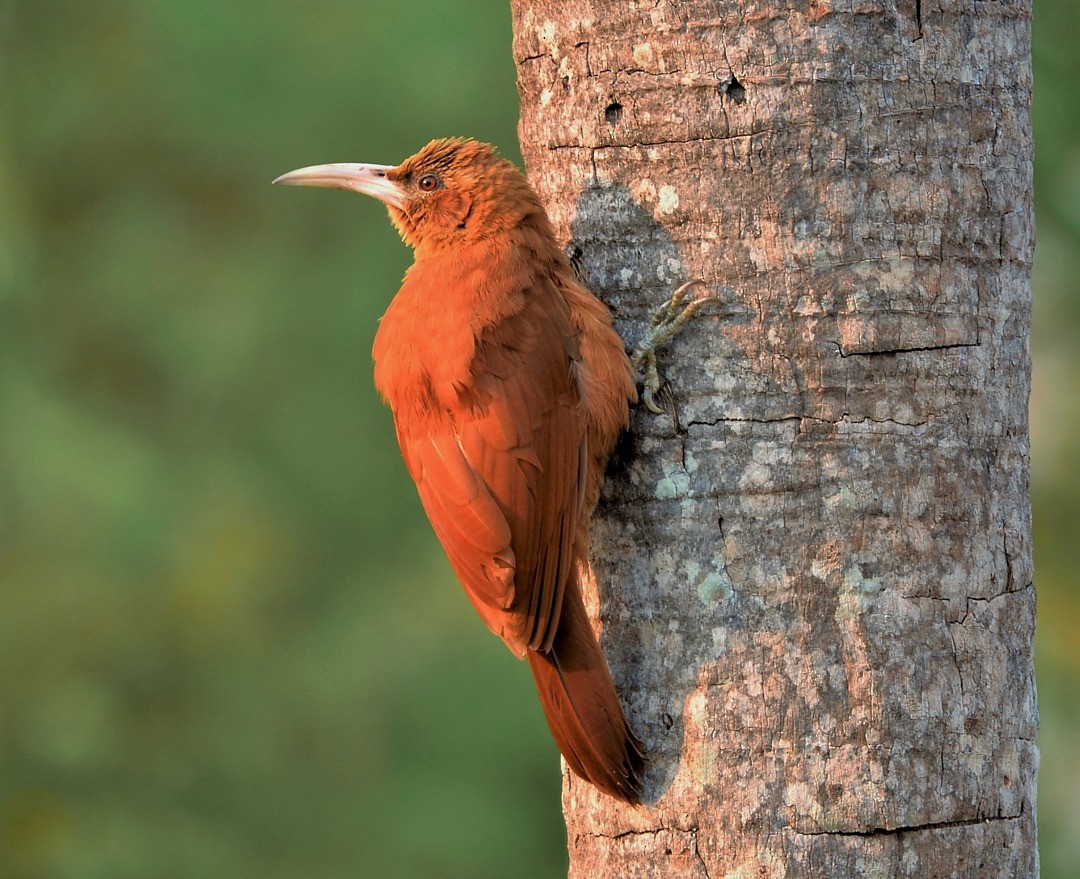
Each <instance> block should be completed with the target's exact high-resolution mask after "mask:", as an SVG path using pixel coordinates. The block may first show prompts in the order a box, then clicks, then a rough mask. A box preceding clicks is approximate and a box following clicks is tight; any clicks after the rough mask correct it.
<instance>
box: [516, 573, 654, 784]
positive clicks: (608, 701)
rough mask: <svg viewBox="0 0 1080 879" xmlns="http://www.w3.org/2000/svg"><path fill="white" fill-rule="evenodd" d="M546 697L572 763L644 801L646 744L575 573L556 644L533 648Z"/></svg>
mask: <svg viewBox="0 0 1080 879" xmlns="http://www.w3.org/2000/svg"><path fill="white" fill-rule="evenodd" d="M528 656H529V666H530V667H531V668H532V673H533V678H534V679H535V680H536V689H537V691H538V692H539V693H540V702H541V703H542V704H543V706H544V715H545V716H546V717H547V722H548V726H549V727H550V728H551V734H552V736H554V738H555V743H556V744H557V745H558V746H559V750H560V751H562V755H563V757H565V758H566V762H567V765H569V767H570V768H571V769H572V770H573V772H574V773H575V774H576V775H578V776H580V777H581V778H583V779H585V780H586V781H588V782H589V783H590V784H593V785H595V786H596V787H598V788H599V789H600V790H602V791H604V793H606V794H610V795H611V796H613V797H615V798H617V799H619V800H622V801H623V802H626V803H632V804H637V803H639V802H641V773H642V770H643V769H644V765H645V755H644V749H643V747H642V744H641V742H640V741H639V740H638V738H637V736H635V735H634V733H633V732H632V731H631V729H630V727H629V725H628V724H627V722H626V717H625V715H624V714H623V710H622V706H621V705H620V704H619V696H618V693H616V691H615V682H614V681H612V679H611V673H610V672H609V671H608V667H607V661H606V660H605V659H604V654H603V652H602V651H601V650H600V644H599V643H598V642H597V640H596V635H595V634H594V633H593V630H592V626H591V625H590V624H589V618H588V616H587V615H586V613H585V605H584V604H583V603H582V600H581V590H580V587H579V586H578V583H577V577H576V575H575V574H572V575H571V578H570V581H569V582H568V583H567V584H566V593H565V594H564V596H563V603H562V613H561V615H560V617H559V624H558V628H557V629H556V632H555V639H554V641H553V642H552V645H551V649H550V650H547V651H542V652H541V651H532V650H530V651H529V654H528Z"/></svg>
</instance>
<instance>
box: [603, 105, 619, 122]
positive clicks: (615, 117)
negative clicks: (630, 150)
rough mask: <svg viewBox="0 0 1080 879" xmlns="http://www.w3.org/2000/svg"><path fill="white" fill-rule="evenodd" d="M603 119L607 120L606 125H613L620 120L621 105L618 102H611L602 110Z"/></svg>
mask: <svg viewBox="0 0 1080 879" xmlns="http://www.w3.org/2000/svg"><path fill="white" fill-rule="evenodd" d="M604 118H605V119H607V121H608V125H614V124H615V123H616V122H618V121H619V120H620V119H622V104H620V103H619V102H618V101H612V102H611V103H610V104H608V105H607V107H606V108H605V109H604Z"/></svg>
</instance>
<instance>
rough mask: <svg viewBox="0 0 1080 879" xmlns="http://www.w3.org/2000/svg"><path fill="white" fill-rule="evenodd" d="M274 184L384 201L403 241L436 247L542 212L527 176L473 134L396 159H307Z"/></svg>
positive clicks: (501, 228) (426, 248)
mask: <svg viewBox="0 0 1080 879" xmlns="http://www.w3.org/2000/svg"><path fill="white" fill-rule="evenodd" d="M274 182H275V183H282V184H287V185H291V186H325V187H329V188H331V189H348V190H352V191H353V192H362V193H364V194H365V195H370V196H374V197H375V198H377V199H379V201H382V202H385V203H386V205H387V207H388V208H389V210H390V219H391V220H392V221H393V223H394V225H395V226H396V227H397V229H398V231H399V232H400V233H401V237H402V238H403V239H404V240H405V243H406V244H408V245H409V246H411V247H413V248H415V249H416V250H417V251H424V252H427V253H430V252H438V251H439V250H442V249H443V248H446V247H451V246H455V245H459V244H471V243H475V242H477V241H480V240H483V239H484V238H489V237H492V236H495V235H498V234H499V233H501V232H506V231H508V230H509V229H512V228H513V227H514V226H516V225H517V224H518V223H520V222H521V220H522V219H523V218H524V217H526V216H528V215H530V214H535V213H537V212H539V213H542V212H543V208H542V207H541V206H540V202H539V199H538V198H537V197H536V194H535V193H534V192H533V189H532V187H531V186H529V183H528V181H527V180H526V179H525V175H524V174H522V173H521V171H519V170H518V169H517V168H516V167H515V166H514V165H513V164H512V163H511V162H508V161H507V160H506V159H501V158H499V157H498V156H497V155H496V154H495V149H494V147H492V146H490V145H488V144H486V143H480V142H478V141H475V140H466V139H463V138H444V139H440V140H433V141H432V142H431V143H429V144H428V145H427V146H425V147H424V148H423V149H422V150H420V152H418V153H417V154H416V155H414V156H410V157H409V158H408V159H406V160H405V161H404V162H402V163H401V164H400V165H360V164H336V165H313V166H311V167H309V168H300V169H298V170H296V171H290V172H289V173H288V174H283V175H282V176H281V177H278V178H277V180H275V181H274Z"/></svg>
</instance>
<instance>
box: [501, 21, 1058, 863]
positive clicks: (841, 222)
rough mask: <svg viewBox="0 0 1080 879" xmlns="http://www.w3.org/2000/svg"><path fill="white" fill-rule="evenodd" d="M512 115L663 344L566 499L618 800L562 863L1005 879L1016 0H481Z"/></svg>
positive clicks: (1018, 49)
mask: <svg viewBox="0 0 1080 879" xmlns="http://www.w3.org/2000/svg"><path fill="white" fill-rule="evenodd" d="M513 11H514V28H515V38H514V50H515V56H516V59H517V63H518V71H519V89H520V92H521V102H522V107H521V126H520V133H521V143H522V150H523V153H524V155H525V159H526V164H527V166H528V171H529V176H530V178H531V179H532V180H533V182H534V183H535V184H536V186H537V188H538V189H539V190H540V192H541V194H542V196H543V197H544V199H545V200H546V202H547V204H548V208H549V211H550V213H551V217H552V220H553V222H554V224H555V227H556V229H557V231H558V232H559V233H560V234H562V235H563V236H564V237H565V239H566V240H567V241H568V242H571V243H570V247H571V248H572V251H573V253H574V255H575V256H576V257H577V259H578V261H579V263H580V264H581V266H582V267H583V270H584V274H585V276H586V278H587V279H588V280H589V282H590V283H591V284H592V286H593V289H594V290H595V291H596V292H597V293H598V294H599V295H601V296H602V297H603V298H605V299H606V300H607V301H608V302H609V303H610V304H611V305H612V308H613V310H614V312H615V315H616V319H617V323H618V324H619V328H620V330H621V331H622V332H623V335H624V337H626V338H627V339H628V340H630V341H633V340H635V339H636V338H637V337H639V336H640V334H641V332H642V330H643V327H644V325H645V324H646V322H647V319H648V313H649V310H650V309H651V308H653V307H654V306H656V305H658V304H660V303H661V302H662V301H664V300H665V299H666V298H667V297H668V296H669V295H670V293H671V291H672V289H673V288H674V287H675V286H676V285H677V284H679V283H681V282H682V281H684V280H687V279H690V278H695V277H701V278H704V279H706V281H707V282H708V284H709V286H710V287H711V288H712V289H713V290H714V291H716V290H719V289H720V287H721V286H722V285H729V286H730V287H732V288H734V292H733V293H727V294H724V295H725V302H724V303H723V305H722V306H720V307H718V308H714V310H713V311H712V312H709V313H706V312H702V314H703V315H704V316H703V317H701V318H698V319H696V320H695V321H694V322H692V323H691V324H689V325H688V327H687V329H686V331H685V332H684V334H683V335H682V336H681V337H679V339H678V340H676V341H675V342H674V343H672V344H671V346H670V348H669V349H668V350H667V351H666V352H662V355H661V358H660V366H661V371H662V372H664V373H665V374H666V378H667V379H668V380H669V381H670V383H671V386H672V388H673V395H674V404H673V407H672V412H673V416H674V417H656V416H653V415H651V414H649V413H648V412H647V411H645V410H644V409H643V408H639V409H638V411H637V412H636V413H635V415H634V419H633V423H632V426H631V431H630V435H629V436H628V438H627V439H626V442H625V443H624V444H623V447H622V448H621V450H620V452H619V454H618V455H617V456H616V459H615V460H614V462H613V464H612V468H611V472H610V475H609V480H608V485H607V487H606V489H605V496H604V500H603V501H602V504H601V509H600V510H599V511H598V515H597V524H596V526H595V528H594V530H593V534H594V538H593V540H594V547H593V552H594V557H593V566H594V571H595V574H596V578H595V579H596V583H597V587H598V588H597V593H598V595H597V594H595V593H594V596H593V604H592V607H591V610H593V611H596V610H599V618H600V620H601V625H602V632H603V634H602V643H603V645H604V648H605V651H606V652H607V655H608V657H609V660H610V663H611V666H612V671H613V673H614V675H615V679H616V681H617V682H618V683H619V686H620V690H621V693H622V696H623V699H624V702H625V704H626V705H627V707H628V711H629V716H630V719H631V722H632V723H633V725H634V726H635V727H636V729H637V732H638V733H639V734H640V735H641V736H642V738H643V739H644V741H645V743H646V745H647V747H648V749H649V752H650V757H651V768H650V771H649V775H648V778H647V796H648V801H649V802H648V805H647V807H645V808H643V809H639V810H635V809H632V808H626V807H623V806H621V805H619V804H618V803H616V802H615V801H613V800H611V799H607V798H604V797H602V796H601V795H598V794H597V793H596V792H595V791H593V790H592V789H591V788H590V787H589V786H588V785H586V784H584V783H583V782H580V781H578V780H577V779H576V778H574V777H572V776H570V775H569V774H567V775H566V776H565V783H564V807H565V811H566V819H567V827H568V831H569V846H570V857H571V868H570V875H571V877H580V879H601V877H620V879H625V877H634V876H643V877H712V879H719V877H721V876H737V877H745V879H749V877H796V876H799V877H801V876H815V877H818V876H823V877H834V876H835V877H845V879H847V877H851V876H917V877H930V876H935V875H943V876H979V877H1009V879H1014V877H1028V876H1034V875H1036V874H1037V872H1038V867H1037V861H1036V854H1035V771H1036V766H1037V762H1038V756H1037V751H1036V748H1035V741H1034V740H1035V733H1036V725H1037V717H1036V705H1035V689H1034V681H1033V674H1032V634H1033V627H1034V604H1035V597H1034V592H1033V588H1032V568H1031V543H1030V527H1029V523H1030V514H1029V505H1028V490H1027V483H1028V463H1027V461H1028V435H1027V398H1028V382H1029V372H1030V363H1029V355H1028V323H1029V310H1030V283H1029V275H1030V268H1031V257H1032V240H1033V225H1032V213H1031V130H1030V123H1029V102H1030V94H1031V77H1030V63H1029V54H1030V52H1029V46H1030V42H1029V14H1030V8H1029V4H1028V2H1027V0H1001V2H989V0H988V2H978V3H974V4H971V3H968V4H964V5H959V4H952V3H949V2H947V0H946V2H945V3H943V4H935V5H934V7H933V8H930V7H927V6H924V5H923V4H921V2H920V0H913V2H900V3H899V4H898V5H896V4H894V3H892V2H890V0H885V2H877V0H868V2H856V3H854V4H850V3H843V4H837V5H835V6H834V5H833V4H831V3H830V2H829V0H806V2H805V3H796V4H795V5H794V6H792V5H791V4H789V3H781V2H777V0H756V2H750V3H743V2H717V0H712V2H706V0H690V2H678V3H677V2H673V0H659V2H656V3H654V2H649V3H641V2H628V0H579V2H576V3H555V2H553V0H532V2H530V0H514V3H513Z"/></svg>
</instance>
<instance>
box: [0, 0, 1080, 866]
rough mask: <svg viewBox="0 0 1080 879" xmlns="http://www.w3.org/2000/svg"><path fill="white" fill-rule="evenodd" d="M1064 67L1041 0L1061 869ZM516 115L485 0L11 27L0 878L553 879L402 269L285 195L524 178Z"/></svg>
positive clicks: (1052, 637)
mask: <svg viewBox="0 0 1080 879" xmlns="http://www.w3.org/2000/svg"><path fill="white" fill-rule="evenodd" d="M1078 38H1080V26H1078V21H1077V15H1076V12H1075V10H1074V7H1073V5H1072V0H1045V2H1042V3H1040V8H1039V14H1038V16H1037V17H1036V58H1035V64H1036V77H1037V79H1036V88H1037V98H1036V105H1035V114H1036V123H1037V130H1038V134H1039V141H1038V143H1039V151H1038V159H1037V174H1038V178H1037V185H1038V190H1037V202H1038V207H1039V211H1040V225H1039V254H1038V264H1037V267H1036V281H1037V299H1036V332H1035V363H1036V374H1035V375H1036V382H1035V394H1034V398H1033V410H1032V416H1033V421H1032V426H1033V443H1034V473H1033V489H1034V492H1035V502H1036V517H1035V523H1036V539H1037V553H1038V555H1037V565H1038V578H1039V579H1038V585H1039V588H1040V602H1041V604H1040V611H1041V623H1040V633H1039V654H1040V664H1039V672H1040V685H1041V694H1042V705H1043V716H1044V732H1043V748H1044V762H1045V764H1046V765H1049V766H1052V767H1054V768H1053V769H1052V770H1051V771H1050V772H1047V773H1045V774H1044V776H1043V779H1042V806H1041V810H1040V815H1039V817H1040V823H1041V828H1042V835H1043V867H1044V872H1043V875H1044V876H1046V877H1057V876H1066V875H1069V873H1070V868H1071V865H1072V864H1074V863H1076V861H1077V860H1078V859H1080V842H1078V840H1080V823H1078V817H1077V816H1080V775H1078V770H1077V769H1076V767H1077V766H1080V746H1077V744H1076V738H1075V736H1073V735H1071V732H1072V731H1073V730H1075V729H1076V728H1077V724H1078V721H1080V698H1078V695H1077V688H1076V686H1075V680H1076V677H1077V673H1078V671H1080V668H1078V665H1080V643H1078V640H1077V634H1076V632H1077V629H1076V625H1075V620H1076V619H1077V611H1078V607H1077V603H1078V600H1077V593H1076V591H1075V590H1074V589H1073V587H1072V581H1073V577H1074V572H1075V571H1076V570H1077V568H1078V562H1080V559H1078V557H1077V555H1078V553H1077V549H1076V539H1075V534H1074V532H1075V524H1074V523H1075V522H1076V521H1077V520H1078V519H1080V491H1078V489H1080V485H1078V481H1080V473H1078V468H1077V466H1076V464H1075V461H1076V459H1077V452H1078V446H1080V440H1078V438H1077V433H1076V430H1075V426H1076V424H1077V420H1078V417H1080V393H1078V390H1080V388H1078V376H1080V351H1078V348H1077V345H1076V329H1077V325H1078V323H1080V298H1078V297H1077V295H1076V282H1075V280H1074V279H1076V278H1077V277H1078V276H1080V248H1078V246H1077V245H1078V242H1080V146H1078V145H1080V105H1078V104H1077V102H1076V101H1075V100H1074V99H1073V98H1072V97H1071V83H1072V82H1074V81H1075V80H1076V79H1077V75H1078V74H1080V60H1078V59H1080V56H1078V55H1077V53H1076V51H1075V46H1076V44H1077V41H1078ZM515 121H516V94H515V91H514V69H513V63H512V59H511V54H510V20H509V9H508V4H506V3H505V2H503V0H483V2H480V0H443V2H439V3H420V2H415V0H413V2H400V3H394V4H391V3H383V4H375V3H344V2H340V0H310V2H308V3H305V4H301V5H295V4H287V3H283V2H281V0H268V2H264V3H261V4H255V3H253V2H250V0H245V2H238V3H232V4H216V3H215V4H212V3H209V2H206V0H188V2H185V3H175V2H164V0H142V2H134V0H98V2H96V3H93V4H86V3H81V2H75V0H34V2H30V0H0V600H2V608H3V612H2V613H0V667H2V669H3V673H2V674H0V875H2V876H5V877H8V876H10V877H18V879H23V877H26V879H32V877H50V879H53V877H57V879H68V877H70V879H97V877H101V879H124V877H133V879H134V877H150V876H152V877H192V876H199V877H210V879H213V877H237V876H249V875H250V876H255V875H257V876H260V877H265V879H277V877H293V876H320V877H336V876H341V877H344V876H357V875H359V876H379V877H394V876H402V877H414V876H425V877H434V879H439V877H485V876H515V877H521V879H529V877H531V876H537V877H540V876H548V877H551V876H556V875H560V874H561V873H563V872H564V864H565V854H564V851H563V831H562V829H561V819H560V814H559V810H558V789H559V779H558V772H557V769H556V765H557V764H556V757H555V752H554V748H553V746H552V745H551V743H550V741H549V740H548V737H547V734H546V730H545V727H544V723H543V720H542V717H541V715H540V711H539V707H538V705H537V704H536V700H535V698H534V696H533V694H532V692H531V684H530V683H529V675H528V671H527V669H526V668H525V667H524V666H523V665H522V664H521V663H516V662H513V661H512V660H511V659H510V657H509V656H508V654H507V653H506V651H505V649H504V648H503V647H502V645H501V644H500V643H499V642H498V641H497V640H496V639H494V638H492V637H491V636H489V635H488V634H487V633H486V631H484V630H483V627H482V626H481V625H480V624H479V623H478V622H477V621H476V620H475V619H474V617H473V614H472V611H471V609H470V608H469V606H468V603H467V602H466V601H464V600H462V598H461V595H460V594H459V593H460V590H459V587H458V586H457V585H456V584H455V582H454V580H453V577H452V575H451V574H450V572H449V570H448V568H447V566H446V564H445V562H444V561H443V559H442V556H441V554H440V552H439V551H438V549H437V546H436V545H435V542H434V540H433V539H432V537H431V534H430V531H429V529H428V527H427V525H426V523H425V522H424V519H423V516H422V513H421V512H420V509H419V504H418V503H417V502H416V500H415V495H414V492H413V490H412V487H411V485H410V483H409V481H408V478H407V477H406V475H405V473H404V469H403V467H402V466H401V465H400V461H399V456H398V452H397V449H396V446H395V444H394V439H393V432H392V429H391V425H390V421H389V416H388V414H387V413H386V412H385V410H384V409H383V408H382V407H381V406H380V405H379V403H378V401H377V400H376V398H375V395H374V392H373V390H372V386H371V368H370V353H369V352H370V343H371V338H372V336H373V335H374V331H375V327H376V323H377V320H378V316H379V315H380V314H381V312H382V310H383V309H384V308H385V306H386V303H387V301H388V298H389V296H390V295H391V294H392V292H393V291H394V290H395V289H396V288H397V282H398V280H399V278H400V276H401V273H402V271H403V270H404V268H405V266H406V265H407V264H408V261H409V255H408V253H407V251H406V249H405V248H404V247H403V246H401V244H400V243H399V242H398V241H397V239H396V236H395V234H394V232H393V230H392V229H391V227H390V225H389V223H388V222H387V220H386V217H385V215H384V214H383V212H382V211H381V210H379V209H378V207H377V206H375V205H374V204H372V203H370V202H365V201H360V200H357V199H355V198H349V197H346V196H344V195H341V194H338V193H327V192H324V191H309V190H279V189H273V188H271V187H270V186H269V181H270V180H271V179H272V178H273V177H275V176H276V175H277V174H280V173H282V172H284V171H287V170H290V169H292V168H295V167H298V166H300V165H306V164H313V163H316V162H324V161H377V162H395V161H397V160H399V159H400V158H403V157H404V156H406V155H408V154H409V153H411V152H413V151H415V150H416V149H417V148H418V147H419V146H421V145H422V144H423V143H424V142H425V141H426V140H427V139H428V138H429V137H432V136H438V135H447V134H470V135H473V136H477V137H480V138H482V139H485V140H490V141H492V142H494V143H497V144H499V145H500V146H501V148H502V150H503V153H504V154H506V155H508V156H509V157H511V158H515V159H516V158H517V151H516V140H515V130H514V126H515ZM1050 511H1053V513H1052V515H1051V513H1050Z"/></svg>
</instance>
